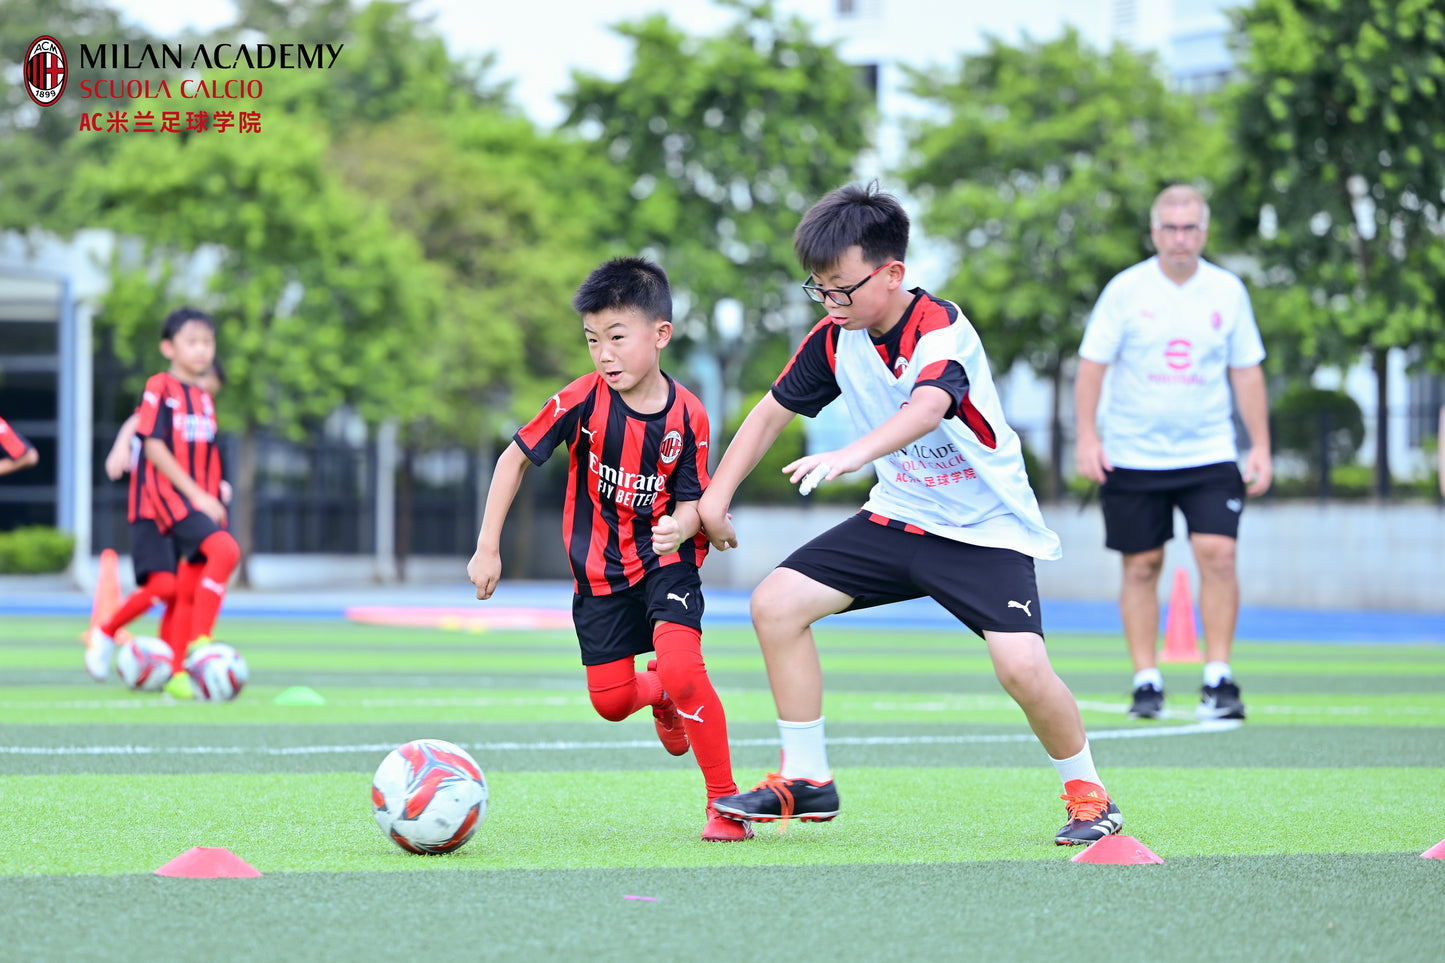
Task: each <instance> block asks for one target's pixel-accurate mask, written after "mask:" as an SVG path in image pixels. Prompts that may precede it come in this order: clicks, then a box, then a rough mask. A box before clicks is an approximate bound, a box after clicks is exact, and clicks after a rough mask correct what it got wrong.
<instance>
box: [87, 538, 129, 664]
mask: <svg viewBox="0 0 1445 963" xmlns="http://www.w3.org/2000/svg"><path fill="white" fill-rule="evenodd" d="M121 597H122V593H121V590H120V556H118V555H116V554H115V549H113V548H107V549H105V550H104V551H103V552H101V553H100V568H99V569H98V570H97V571H96V575H95V595H94V596H93V598H92V600H91V603H90V627H89V628H87V629H86V630H85V634H84V635H82V636H81V637H80V641H81V642H82V643H84V644H89V643H90V630H91V629H93V628H95V627H96V626H97V625H102V624H104V623H105V622H107V621H109V620H110V617H111V616H112V615H114V614H115V610H116V609H118V608H120V602H121ZM129 638H130V633H129V632H127V631H125V630H124V629H122V630H121V631H119V632H117V633H116V639H115V641H116V642H117V643H124V642H125V641H127V640H128V639H129Z"/></svg>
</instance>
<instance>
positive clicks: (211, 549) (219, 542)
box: [201, 531, 241, 572]
mask: <svg viewBox="0 0 1445 963" xmlns="http://www.w3.org/2000/svg"><path fill="white" fill-rule="evenodd" d="M201 553H202V554H203V555H205V556H206V561H207V563H210V564H214V565H216V566H218V567H221V568H224V569H226V570H227V571H228V572H229V571H230V570H231V569H233V568H235V566H236V563H237V562H239V561H240V560H241V547H240V546H239V545H237V544H236V539H235V538H233V537H232V536H231V533H230V532H224V531H222V532H212V533H211V534H210V535H208V536H206V540H205V541H203V542H202V543H201Z"/></svg>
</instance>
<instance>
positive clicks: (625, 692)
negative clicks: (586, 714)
mask: <svg viewBox="0 0 1445 963" xmlns="http://www.w3.org/2000/svg"><path fill="white" fill-rule="evenodd" d="M587 694H588V695H589V696H590V697H591V698H592V708H593V709H596V710H597V714H598V715H599V716H601V717H602V718H604V719H606V720H607V721H608V722H621V721H622V720H623V719H626V718H627V717H628V716H630V715H632V710H633V708H634V705H633V703H634V701H635V699H636V697H635V696H634V694H633V690H632V687H630V686H628V687H623V686H618V687H617V688H613V689H589V690H588V691H587Z"/></svg>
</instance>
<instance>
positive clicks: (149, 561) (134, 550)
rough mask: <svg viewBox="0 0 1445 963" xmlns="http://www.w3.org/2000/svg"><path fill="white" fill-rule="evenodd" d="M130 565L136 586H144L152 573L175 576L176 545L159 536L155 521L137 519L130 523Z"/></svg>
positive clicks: (151, 519) (166, 537) (168, 537)
mask: <svg viewBox="0 0 1445 963" xmlns="http://www.w3.org/2000/svg"><path fill="white" fill-rule="evenodd" d="M130 564H131V567H132V568H133V569H135V584H137V585H144V584H145V583H146V579H148V578H150V577H151V573H153V572H170V573H172V574H175V571H176V543H175V542H174V541H172V540H171V537H170V536H169V535H162V534H161V530H160V528H159V527H158V526H157V525H156V523H155V519H153V518H138V519H136V520H135V521H133V522H131V523H130Z"/></svg>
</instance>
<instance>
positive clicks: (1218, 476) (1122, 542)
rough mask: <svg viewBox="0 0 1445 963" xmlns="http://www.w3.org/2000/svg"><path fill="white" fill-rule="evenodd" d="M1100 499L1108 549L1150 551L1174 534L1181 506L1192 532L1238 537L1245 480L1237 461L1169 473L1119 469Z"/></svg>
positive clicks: (1108, 477)
mask: <svg viewBox="0 0 1445 963" xmlns="http://www.w3.org/2000/svg"><path fill="white" fill-rule="evenodd" d="M1099 500H1100V502H1102V503H1103V506H1104V545H1105V547H1107V548H1111V549H1113V550H1114V551H1116V552H1124V553H1126V554H1134V553H1136V552H1148V551H1152V550H1153V549H1156V548H1159V547H1160V546H1161V545H1163V544H1164V543H1165V542H1167V541H1169V539H1171V538H1173V537H1174V509H1175V507H1176V506H1177V507H1178V508H1179V509H1180V510H1181V511H1182V512H1184V521H1185V522H1186V523H1187V524H1188V526H1189V534H1191V535H1226V536H1228V537H1230V538H1238V537H1239V516H1240V514H1241V513H1242V512H1243V511H1244V478H1243V477H1242V476H1241V475H1240V474H1239V466H1238V465H1236V464H1235V463H1234V462H1232V461H1222V462H1219V463H1218V464H1214V465H1202V466H1200V467H1198V468H1173V469H1169V470H1166V471H1146V470H1143V469H1138V468H1115V469H1113V470H1112V471H1109V472H1107V473H1106V474H1105V475H1104V484H1103V486H1102V487H1101V488H1100V489H1099Z"/></svg>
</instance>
